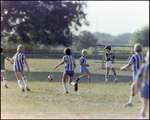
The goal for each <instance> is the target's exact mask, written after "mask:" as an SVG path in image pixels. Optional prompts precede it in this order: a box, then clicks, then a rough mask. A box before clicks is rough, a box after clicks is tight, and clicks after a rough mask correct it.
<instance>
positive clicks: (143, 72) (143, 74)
mask: <svg viewBox="0 0 150 120" xmlns="http://www.w3.org/2000/svg"><path fill="white" fill-rule="evenodd" d="M137 76H138V77H139V81H140V82H142V83H144V84H145V85H149V63H144V64H142V65H141V67H140V69H139V70H138V72H137Z"/></svg>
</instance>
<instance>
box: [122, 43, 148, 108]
mask: <svg viewBox="0 0 150 120" xmlns="http://www.w3.org/2000/svg"><path fill="white" fill-rule="evenodd" d="M134 52H135V55H133V56H132V57H131V59H130V60H129V62H128V64H126V65H124V66H123V67H121V68H120V70H121V71H122V70H124V69H126V68H128V67H130V66H131V65H132V70H133V73H132V76H133V83H132V85H131V95H130V99H129V102H128V103H126V104H125V105H124V106H125V107H127V106H133V99H134V96H135V94H136V93H135V92H134V90H135V76H136V74H137V71H138V70H139V68H140V66H141V65H142V63H145V56H144V55H142V54H141V52H142V46H141V45H140V44H139V43H137V44H135V45H134ZM141 100H142V99H141Z"/></svg>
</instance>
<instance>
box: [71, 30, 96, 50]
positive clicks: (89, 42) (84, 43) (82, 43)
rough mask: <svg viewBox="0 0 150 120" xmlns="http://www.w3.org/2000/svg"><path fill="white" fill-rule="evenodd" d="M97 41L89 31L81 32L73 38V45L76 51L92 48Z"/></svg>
mask: <svg viewBox="0 0 150 120" xmlns="http://www.w3.org/2000/svg"><path fill="white" fill-rule="evenodd" d="M97 41H98V40H97V39H96V38H95V37H94V35H93V34H91V33H90V32H89V31H81V32H80V34H79V36H74V38H73V45H74V47H75V48H76V49H77V50H81V49H83V48H88V47H93V46H94V45H95V44H96V43H97Z"/></svg>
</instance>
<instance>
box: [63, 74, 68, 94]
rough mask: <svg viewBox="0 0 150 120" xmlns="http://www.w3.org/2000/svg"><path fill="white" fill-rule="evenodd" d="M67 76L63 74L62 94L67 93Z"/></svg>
mask: <svg viewBox="0 0 150 120" xmlns="http://www.w3.org/2000/svg"><path fill="white" fill-rule="evenodd" d="M67 77H68V75H67V74H65V73H64V74H63V76H62V84H63V87H64V89H65V92H64V93H68V90H67V85H66V79H67Z"/></svg>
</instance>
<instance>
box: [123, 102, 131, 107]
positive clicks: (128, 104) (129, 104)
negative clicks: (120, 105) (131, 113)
mask: <svg viewBox="0 0 150 120" xmlns="http://www.w3.org/2000/svg"><path fill="white" fill-rule="evenodd" d="M127 106H129V107H132V106H133V104H132V103H127V104H125V105H124V107H127Z"/></svg>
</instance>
